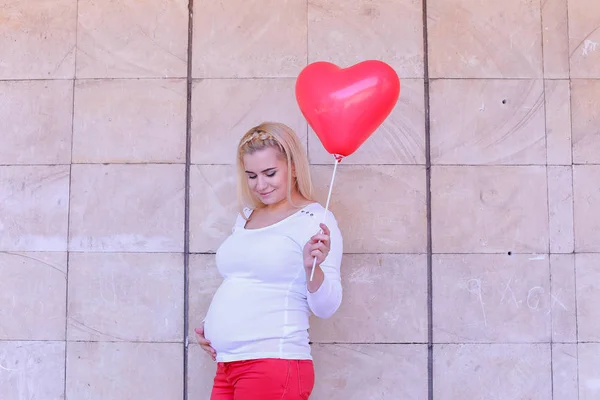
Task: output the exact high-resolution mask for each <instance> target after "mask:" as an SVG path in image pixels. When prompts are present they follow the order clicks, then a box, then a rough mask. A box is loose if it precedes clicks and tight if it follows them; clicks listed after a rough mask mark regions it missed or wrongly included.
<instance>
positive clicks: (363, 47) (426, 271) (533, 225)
mask: <svg viewBox="0 0 600 400" xmlns="http://www.w3.org/2000/svg"><path fill="white" fill-rule="evenodd" d="M427 3H428V4H427V7H425V8H426V18H425V20H426V21H427V25H428V27H427V28H428V29H427V35H426V40H425V41H424V35H423V21H424V18H423V12H424V9H423V8H424V7H423V4H422V2H421V1H418V0H378V1H373V0H331V1H325V0H308V2H307V0H254V1H250V0H245V1H242V0H239V1H235V0H228V1H216V0H194V4H193V14H192V18H191V19H192V21H193V32H192V33H191V35H190V36H191V37H192V39H193V40H192V45H191V46H188V2H187V0H145V1H140V0H138V1H133V0H129V1H125V0H114V1H95V0H79V1H77V0H53V1H48V0H46V1H44V0H28V1H21V2H11V1H8V2H7V1H3V2H0V399H2V400H30V399H37V400H40V399H41V400H55V399H64V398H67V399H69V400H84V399H85V400H100V399H102V400H130V399H132V400H137V399H144V400H176V399H183V398H184V394H187V398H188V399H190V400H191V399H207V398H208V392H209V390H210V381H211V378H212V374H213V372H214V364H213V363H212V362H210V361H209V360H208V357H206V356H205V355H204V354H203V353H202V351H201V350H200V349H199V348H198V347H197V345H195V344H194V335H193V328H194V327H195V326H197V325H198V324H199V322H200V320H201V318H202V316H203V314H204V311H205V310H206V307H207V305H208V302H209V301H210V298H211V294H212V293H213V291H214V290H215V288H216V287H217V285H218V283H219V277H218V274H217V273H216V271H215V265H214V256H213V253H214V251H215V249H216V248H217V246H218V245H219V243H220V242H221V241H222V240H223V238H224V237H225V235H226V234H227V233H228V232H230V229H231V225H232V223H233V219H232V218H233V216H234V211H235V191H234V175H233V168H232V166H231V164H232V162H233V156H234V151H235V144H236V141H237V139H238V138H239V136H240V135H242V134H243V133H244V132H245V130H246V129H248V128H249V127H250V126H252V125H253V124H256V123H259V122H261V121H262V120H278V121H282V122H285V123H287V124H289V125H290V126H292V127H293V128H294V129H295V130H296V131H297V132H298V134H299V135H300V136H301V137H302V138H303V141H304V142H305V143H306V146H307V148H308V151H309V155H310V160H311V163H312V165H313V172H314V179H315V183H316V186H317V187H318V189H319V192H320V198H321V199H324V197H325V195H326V189H327V185H328V184H329V179H330V176H331V171H332V165H331V164H332V159H331V157H330V156H329V155H328V154H327V153H325V151H324V150H323V149H322V147H321V145H320V143H319V141H318V140H317V139H316V136H315V135H314V134H313V133H312V132H310V130H309V129H308V128H307V125H306V122H305V121H304V119H303V118H302V116H301V114H300V112H299V111H298V108H297V106H296V103H295V99H294V83H295V77H296V76H297V74H298V73H299V71H300V70H301V69H302V68H303V67H304V66H305V65H306V64H307V63H308V62H312V61H316V60H328V61H333V62H335V63H338V64H340V65H342V66H348V65H350V64H353V63H355V62H358V61H361V60H364V59H369V58H377V59H381V60H383V61H386V62H388V63H389V64H390V65H392V66H393V67H394V68H395V69H396V71H397V72H398V74H399V75H400V77H401V79H402V93H401V98H400V101H399V103H398V105H397V107H396V108H395V110H394V111H393V113H392V115H391V116H390V118H389V119H388V120H387V121H386V122H385V123H384V125H383V126H382V127H381V128H380V129H379V130H378V132H377V133H376V134H375V135H374V136H373V137H372V138H371V139H369V141H368V142H367V143H365V144H364V146H363V147H362V148H361V149H360V150H359V151H358V152H357V153H355V154H354V155H352V156H351V157H348V158H347V159H346V160H345V161H344V163H343V165H341V166H340V168H339V171H338V172H339V175H338V178H337V179H336V183H335V187H334V191H333V199H332V209H333V211H334V212H335V213H336V215H337V217H338V219H339V221H340V224H341V228H342V230H343V232H344V236H345V242H346V253H347V254H346V256H345V259H344V265H343V281H344V288H345V300H344V303H343V305H342V307H341V309H340V311H339V312H338V313H337V314H336V315H335V316H334V317H333V318H331V319H329V320H325V321H319V320H314V321H313V326H312V329H311V334H312V338H313V340H314V342H315V343H314V346H313V348H314V356H315V361H316V370H317V384H316V388H315V393H314V395H313V396H312V398H313V399H315V400H330V399H331V400H335V399H344V400H349V399H356V400H370V399H373V400H378V399H393V400H396V399H402V400H408V399H415V400H426V399H428V398H429V399H435V400H465V399H469V400H470V399H473V400H475V399H497V400H521V399H531V400H549V399H554V400H574V399H577V398H579V399H581V400H592V399H598V398H600V384H599V382H600V372H599V371H600V323H599V322H598V321H600V311H599V309H600V308H599V307H598V304H600V291H599V290H598V289H599V288H600V283H599V282H600V211H599V210H600V28H599V27H600V3H598V1H597V0H544V1H540V0H534V1H530V0H504V1H493V0H487V1H476V0H428V2H427ZM427 50H428V51H427ZM424 52H427V55H428V57H425V56H424ZM190 63H191V64H190ZM190 66H191V68H190V69H189V73H190V74H191V75H188V67H190ZM188 77H190V78H191V81H190V82H188ZM188 83H189V87H188ZM188 89H189V91H188ZM188 106H189V107H190V108H189V115H188ZM188 122H189V123H190V124H189V126H188ZM188 130H189V132H191V140H190V143H189V145H188V143H187V138H186V132H187V131H188ZM188 150H189V158H188V157H187V155H188V154H187V152H188ZM186 160H189V161H190V163H188V164H186ZM429 165H431V168H428V166H429ZM187 172H189V184H188V182H187V181H186V176H188V175H187ZM428 188H430V189H431V191H430V193H431V196H430V197H429V196H428V193H429V192H428ZM186 200H189V208H187V209H186ZM186 219H187V222H189V229H186V227H187V225H186ZM429 228H430V229H429ZM428 243H430V244H431V246H430V247H429V246H428ZM188 246H189V252H188V253H185V250H186V249H188ZM186 254H189V258H188V257H187V256H186ZM186 268H189V287H186V282H185V280H184V271H185V270H186ZM429 277H430V278H431V282H429V279H428V278H429ZM429 283H431V285H429ZM428 288H430V289H431V291H430V292H429V291H428ZM429 294H430V295H431V296H429ZM186 296H187V298H188V299H189V312H187V313H186V312H185V309H186V307H185V304H186V303H185V299H186ZM430 305H431V310H432V312H430V311H431V310H430V308H429V306H430ZM185 315H189V318H188V324H185V317H184V316H185ZM430 317H431V323H430V321H429V318H430ZM186 328H187V331H188V332H185V330H186ZM186 333H187V335H189V338H190V345H189V348H188V349H187V351H186V346H185V338H186ZM428 344H432V346H431V347H430V346H428ZM430 349H431V352H429V350H430ZM186 360H187V363H186ZM429 361H431V364H428V362H429ZM428 367H432V369H431V370H429V369H428ZM186 381H187V383H188V385H187V388H185V387H184V382H186ZM430 396H432V397H430Z"/></svg>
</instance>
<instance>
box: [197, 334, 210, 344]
mask: <svg viewBox="0 0 600 400" xmlns="http://www.w3.org/2000/svg"><path fill="white" fill-rule="evenodd" d="M196 339H197V340H198V343H199V344H210V340H208V339H207V338H205V337H204V336H202V335H200V334H199V333H196Z"/></svg>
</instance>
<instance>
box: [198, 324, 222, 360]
mask: <svg viewBox="0 0 600 400" xmlns="http://www.w3.org/2000/svg"><path fill="white" fill-rule="evenodd" d="M195 331H196V336H197V337H198V344H199V345H200V347H202V350H204V351H205V352H206V353H207V354H208V355H209V356H210V357H211V358H212V360H213V361H216V360H217V352H216V351H215V349H213V348H212V347H211V346H210V341H209V340H207V339H206V338H205V337H204V323H203V324H202V326H200V328H196V329H195Z"/></svg>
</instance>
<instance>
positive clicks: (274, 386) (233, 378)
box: [210, 358, 315, 400]
mask: <svg viewBox="0 0 600 400" xmlns="http://www.w3.org/2000/svg"><path fill="white" fill-rule="evenodd" d="M314 383H315V371H314V368H313V363H312V361H310V360H283V359H279V358H267V359H260V360H248V361H235V362H228V363H222V362H220V363H218V364H217V374H216V376H215V381H214V385H213V389H212V395H211V397H210V400H307V399H308V397H309V396H310V394H311V392H312V390H313V386H314Z"/></svg>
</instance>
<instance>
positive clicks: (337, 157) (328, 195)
mask: <svg viewBox="0 0 600 400" xmlns="http://www.w3.org/2000/svg"><path fill="white" fill-rule="evenodd" d="M340 161H342V157H340V156H336V157H335V164H334V166H333V174H332V175H331V183H330V184H329V193H328V194H327V203H325V213H324V214H323V221H321V223H323V224H324V223H325V220H326V218H327V211H328V210H329V201H330V200H331V191H332V189H333V180H334V179H335V171H336V170H337V166H338V164H339V163H340ZM321 232H323V230H322V229H321ZM316 265H317V257H314V258H313V265H312V271H311V273H310V281H311V282H312V280H313V277H314V276H315V267H316Z"/></svg>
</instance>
